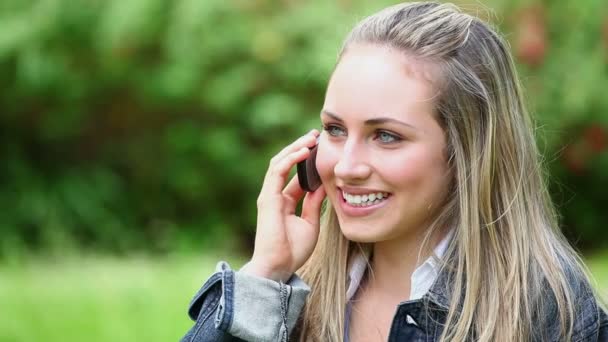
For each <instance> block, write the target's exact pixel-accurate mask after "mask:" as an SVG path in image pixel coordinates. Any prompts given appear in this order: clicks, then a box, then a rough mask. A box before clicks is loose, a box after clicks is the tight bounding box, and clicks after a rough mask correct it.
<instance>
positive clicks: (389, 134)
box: [323, 124, 403, 145]
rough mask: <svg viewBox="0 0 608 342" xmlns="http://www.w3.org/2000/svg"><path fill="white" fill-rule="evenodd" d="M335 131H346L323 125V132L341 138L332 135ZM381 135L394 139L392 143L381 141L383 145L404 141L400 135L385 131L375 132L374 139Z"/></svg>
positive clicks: (333, 135)
mask: <svg viewBox="0 0 608 342" xmlns="http://www.w3.org/2000/svg"><path fill="white" fill-rule="evenodd" d="M335 129H339V130H342V131H344V129H343V128H341V127H340V126H337V125H333V124H323V130H324V131H326V132H327V133H328V134H329V135H331V136H332V137H337V136H339V135H336V134H333V133H332V131H333V130H335ZM380 134H386V135H388V136H390V137H391V139H393V140H392V141H389V142H382V141H381V143H382V144H387V145H388V144H394V143H397V142H400V141H402V140H403V139H402V138H401V137H400V136H398V135H396V134H394V133H391V132H389V131H385V130H376V132H375V137H374V138H376V139H378V136H379V135H380Z"/></svg>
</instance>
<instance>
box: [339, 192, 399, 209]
mask: <svg viewBox="0 0 608 342" xmlns="http://www.w3.org/2000/svg"><path fill="white" fill-rule="evenodd" d="M342 196H343V197H344V199H345V200H346V202H348V203H349V204H351V205H354V206H357V207H359V206H369V205H372V204H377V203H380V202H381V201H382V200H383V199H385V198H387V197H388V193H386V192H378V193H371V194H365V195H351V194H349V193H346V192H345V191H342Z"/></svg>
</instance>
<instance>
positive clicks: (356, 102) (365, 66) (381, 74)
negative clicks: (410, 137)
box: [324, 44, 437, 118]
mask: <svg viewBox="0 0 608 342" xmlns="http://www.w3.org/2000/svg"><path fill="white" fill-rule="evenodd" d="M435 75H436V68H435V66H434V65H432V64H431V63H425V62H423V61H420V60H416V59H414V58H411V57H408V56H407V55H406V54H404V53H403V52H400V51H398V50H395V49H392V48H390V47H387V46H380V45H371V44H366V45H354V46H351V47H349V48H348V50H347V51H346V52H345V53H344V54H343V55H342V58H341V60H340V62H339V63H338V65H337V66H336V69H335V71H334V73H333V75H332V78H331V80H330V82H329V84H328V87H327V93H326V97H325V104H324V108H325V109H327V110H329V111H332V112H334V113H340V115H348V116H350V115H352V114H362V115H364V116H366V118H369V117H370V116H372V117H373V116H380V115H382V116H395V117H396V118H404V117H410V116H413V115H415V114H417V115H420V114H432V113H433V112H434V107H435V100H436V97H437V90H436V87H435V86H434V82H433V80H434V79H436V77H435Z"/></svg>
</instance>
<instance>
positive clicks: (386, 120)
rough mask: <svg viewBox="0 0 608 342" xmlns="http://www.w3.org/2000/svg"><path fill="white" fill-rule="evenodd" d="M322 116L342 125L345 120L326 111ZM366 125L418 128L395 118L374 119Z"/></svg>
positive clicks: (322, 111) (366, 121) (367, 121)
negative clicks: (393, 125)
mask: <svg viewBox="0 0 608 342" xmlns="http://www.w3.org/2000/svg"><path fill="white" fill-rule="evenodd" d="M321 114H325V115H327V116H329V117H330V118H332V119H334V120H336V121H338V122H341V123H343V122H344V120H342V118H340V117H339V116H338V115H337V114H334V113H332V112H330V111H327V110H325V109H323V110H321ZM364 123H365V124H366V125H369V126H375V125H381V124H385V123H396V124H398V125H402V126H406V127H409V128H411V129H416V127H414V126H412V125H410V124H408V123H405V122H403V121H399V120H397V119H393V118H373V119H368V120H365V121H364Z"/></svg>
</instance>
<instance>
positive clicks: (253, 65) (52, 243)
mask: <svg viewBox="0 0 608 342" xmlns="http://www.w3.org/2000/svg"><path fill="white" fill-rule="evenodd" d="M456 2H457V3H458V4H460V5H462V6H463V8H464V9H466V10H467V11H469V12H471V13H474V14H477V15H479V16H480V17H483V18H487V19H489V20H490V21H491V22H493V23H495V24H496V25H497V26H498V27H499V29H500V30H501V31H502V32H503V33H504V34H505V36H506V38H507V40H508V41H509V42H510V44H511V48H512V51H513V53H514V55H515V56H516V59H517V62H518V68H519V70H520V73H521V77H522V80H523V83H524V85H525V88H526V95H527V99H528V102H529V104H530V106H531V109H532V110H533V112H534V114H535V116H536V118H537V128H536V132H537V135H538V139H539V145H540V146H541V151H542V154H543V157H544V160H545V162H546V165H547V177H548V178H549V179H550V184H551V192H552V194H553V196H554V199H555V202H556V203H557V205H558V207H559V210H560V213H561V216H562V226H563V230H564V232H565V233H566V235H567V236H568V238H569V239H570V240H571V241H572V243H573V244H574V245H575V246H576V247H577V249H579V250H580V251H581V252H582V253H583V255H584V256H585V258H586V259H587V260H588V262H589V266H590V267H591V270H592V273H593V275H594V276H595V278H596V279H597V286H598V289H599V290H600V291H601V292H602V293H604V294H608V253H607V252H605V251H604V249H605V247H606V246H607V245H608V229H606V228H607V227H606V226H607V224H608V210H606V203H607V201H608V195H607V191H608V148H607V143H608V140H607V139H608V136H607V134H608V113H607V110H608V3H606V1H605V0H581V1H577V2H574V1H563V2H557V1H532V0H519V1H507V0H488V1H483V2H478V1H475V2H461V1H456ZM392 3H396V2H395V1H367V2H366V1H355V0H339V1H322V0H317V1H312V0H311V1H304V0H301V1H296V0H283V1H270V0H173V1H168V0H86V1H83V0H81V1H67V0H38V1H32V0H2V1H0V158H1V160H2V163H1V164H0V165H1V166H0V308H2V310H1V313H0V341H43V340H44V341H81V340H87V341H168V340H177V339H178V338H179V337H181V335H183V334H184V333H185V332H186V330H187V329H188V328H189V326H190V324H191V323H190V322H189V320H188V318H187V317H186V309H187V304H188V301H189V300H190V298H191V296H192V295H193V294H194V293H195V292H196V290H197V289H198V287H199V286H200V285H202V282H203V281H204V279H205V278H206V277H207V276H208V275H209V274H210V273H211V272H212V270H213V267H214V264H215V262H217V261H218V260H220V259H224V260H230V261H231V262H233V263H234V266H236V267H238V266H239V265H240V264H242V263H243V262H244V261H245V260H246V259H247V257H248V255H250V253H251V249H252V241H253V237H254V231H255V219H256V217H255V215H256V213H255V210H256V207H255V199H256V197H257V195H258V191H259V189H260V186H261V182H262V178H263V175H264V173H265V170H266V166H267V164H268V160H269V158H270V157H271V156H272V155H274V154H275V153H276V152H277V151H278V150H280V148H281V147H282V146H283V145H285V144H286V143H288V142H290V141H291V140H293V139H294V138H295V137H297V136H299V135H301V134H303V133H305V132H306V131H308V130H309V129H311V128H315V127H319V126H320V122H319V119H318V112H319V109H320V105H321V104H322V101H323V96H324V90H325V86H326V82H327V80H328V77H329V75H330V72H331V69H332V67H333V65H334V63H335V58H336V54H337V52H338V50H339V48H340V44H341V41H342V39H343V38H344V36H345V34H346V33H347V32H348V31H349V29H350V28H351V27H352V26H353V24H354V23H355V22H356V21H357V20H359V19H361V18H363V17H364V16H366V15H369V14H371V13H373V12H375V11H376V10H378V9H380V8H382V7H384V6H385V5H388V4H392Z"/></svg>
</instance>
